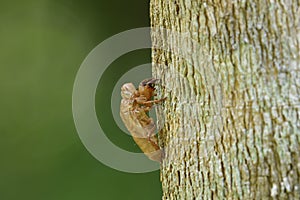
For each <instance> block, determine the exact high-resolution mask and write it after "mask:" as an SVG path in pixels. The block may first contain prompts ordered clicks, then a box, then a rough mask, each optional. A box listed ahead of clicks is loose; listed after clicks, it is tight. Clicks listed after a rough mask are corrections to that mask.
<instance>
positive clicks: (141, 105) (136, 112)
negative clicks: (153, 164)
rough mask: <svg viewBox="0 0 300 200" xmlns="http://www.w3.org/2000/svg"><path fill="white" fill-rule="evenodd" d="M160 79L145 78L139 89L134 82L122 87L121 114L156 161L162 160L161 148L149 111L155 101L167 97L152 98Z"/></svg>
mask: <svg viewBox="0 0 300 200" xmlns="http://www.w3.org/2000/svg"><path fill="white" fill-rule="evenodd" d="M157 81H158V79H154V78H150V79H145V80H143V81H142V82H141V83H140V85H139V88H138V89H135V87H134V85H133V84H132V83H125V84H124V85H123V86H122V88H121V96H122V98H123V99H122V101H121V105H120V116H121V118H122V120H123V122H124V124H125V126H126V128H127V129H128V131H129V132H130V133H131V135H132V137H133V139H134V141H135V142H136V144H137V145H138V146H139V147H140V149H141V150H142V151H143V152H144V153H145V155H146V156H148V158H149V159H151V160H154V161H158V162H160V161H161V150H160V147H159V146H158V140H157V137H156V135H155V124H154V121H153V119H152V118H150V117H148V115H147V113H148V111H149V110H150V109H151V107H152V105H153V104H155V103H159V102H162V101H163V100H165V99H166V98H163V99H159V100H151V98H152V97H153V96H154V95H155V83H156V82H157Z"/></svg>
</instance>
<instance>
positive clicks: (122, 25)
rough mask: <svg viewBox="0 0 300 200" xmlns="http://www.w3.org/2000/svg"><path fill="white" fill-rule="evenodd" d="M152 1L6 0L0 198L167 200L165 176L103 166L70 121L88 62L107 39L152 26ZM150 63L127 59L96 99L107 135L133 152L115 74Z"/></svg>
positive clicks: (0, 18) (144, 53) (146, 56)
mask: <svg viewBox="0 0 300 200" xmlns="http://www.w3.org/2000/svg"><path fill="white" fill-rule="evenodd" d="M148 4H149V2H148V1H141V0H128V1H122V0H110V1H104V0H98V1H96V0H87V1H79V0H77V1H75V0H27V1H21V0H16V1H14V0H12V1H8V0H6V1H3V0H2V1H0V22H1V23H0V45H1V48H0V51H1V52H0V63H1V68H0V80H1V85H0V92H1V93H0V94H1V96H0V113H1V114H0V120H1V121H0V134H1V137H0V154H1V155H0V156H1V161H0V162H1V163H0V200H19V199H22V200H27V199H30V200H36V199H38V200H68V199H70V200H77V199H78V200H83V199H85V200H86V199H87V200H94V199H95V200H96V199H97V200H98V199H108V200H109V199H132V200H134V199H161V186H160V182H159V171H155V172H151V173H145V174H129V173H124V172H119V171H116V170H114V169H111V168H109V167H107V166H105V165H103V164H101V163H100V162H99V161H97V160H96V159H94V158H93V157H92V156H91V155H90V154H89V153H88V151H87V150H86V149H85V147H84V146H83V145H82V143H81V141H80V139H79V137H78V135H77V132H76V130H75V126H74V123H73V118H72V87H73V82H74V79H75V76H76V72H77V70H78V69H79V66H80V64H81V63H82V61H83V60H84V58H85V57H86V56H87V55H88V53H89V52H90V51H91V50H92V49H93V48H94V47H95V46H97V45H98V44H99V43H100V42H101V41H103V40H105V39H106V38H108V37H110V36H112V35H114V34H117V33H119V32H121V31H125V30H128V29H132V28H137V27H143V26H149V5H148ZM147 62H150V50H140V51H135V52H131V53H129V54H126V55H124V56H122V57H121V58H120V59H118V60H117V61H116V62H114V63H113V64H112V65H111V67H110V68H109V69H108V70H107V71H106V72H105V77H104V78H102V79H101V81H100V83H99V85H100V84H103V85H106V86H107V87H99V89H98V91H97V95H96V100H97V101H96V105H97V114H98V117H99V121H100V123H101V124H105V127H104V129H105V131H106V132H107V131H108V132H110V133H111V134H110V135H109V136H108V137H109V138H110V139H111V140H112V141H113V142H114V143H115V144H117V145H118V146H120V147H122V148H124V149H127V150H131V151H138V148H137V147H136V145H135V144H134V142H133V141H132V139H131V138H130V137H129V136H127V135H125V134H124V133H122V132H121V131H120V129H119V128H118V127H117V126H116V124H115V123H114V121H113V119H112V116H111V111H110V109H109V108H110V95H111V90H112V89H113V86H114V84H115V82H116V81H117V79H118V78H119V76H115V75H114V74H115V73H116V72H117V71H120V70H121V71H124V72H125V71H126V70H129V69H130V68H131V67H132V66H136V65H139V64H142V63H147ZM104 97H105V98H104ZM101 116H106V117H105V119H104V121H101V120H100V119H101Z"/></svg>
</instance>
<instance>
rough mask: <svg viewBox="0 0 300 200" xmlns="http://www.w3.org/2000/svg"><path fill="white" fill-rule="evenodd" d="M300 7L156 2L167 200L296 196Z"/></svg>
mask: <svg viewBox="0 0 300 200" xmlns="http://www.w3.org/2000/svg"><path fill="white" fill-rule="evenodd" d="M299 4H300V2H299V0H285V1H278V0H273V1H272V0H253V1H231V0H224V1H222V0H215V1H201V0H175V1H166V0H151V1H150V17H151V26H152V27H153V28H162V27H163V28H165V29H168V30H172V31H175V32H180V33H184V34H185V35H186V36H188V38H190V39H191V40H193V41H196V42H197V44H198V45H199V46H200V49H198V48H195V47H194V45H193V44H192V45H190V44H186V45H184V46H180V45H179V46H178V44H182V43H178V40H176V38H174V39H171V40H170V43H171V44H170V45H171V46H172V44H173V45H174V46H176V47H175V48H176V49H179V51H181V50H183V51H187V52H190V54H184V56H180V55H178V54H176V53H173V52H172V50H170V51H166V50H164V49H160V48H158V47H157V46H158V45H157V44H158V43H164V42H166V41H167V40H169V38H167V37H166V36H165V35H164V34H162V32H160V31H153V32H152V41H153V51H152V61H153V76H154V77H156V78H160V79H161V84H162V90H161V94H160V95H161V96H162V97H164V96H166V97H167V98H168V99H167V100H166V103H165V104H164V106H163V108H162V109H160V108H158V109H157V114H158V123H159V124H158V125H159V127H162V129H161V131H160V133H159V139H160V143H161V146H162V147H163V148H164V159H163V161H162V164H161V181H162V188H163V199H272V198H273V199H300V108H299V106H300V54H299V50H300V45H299V42H300V39H299V38H300V31H299V29H300V24H299V22H300V20H299V18H300V9H299ZM189 45H190V46H189Z"/></svg>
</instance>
